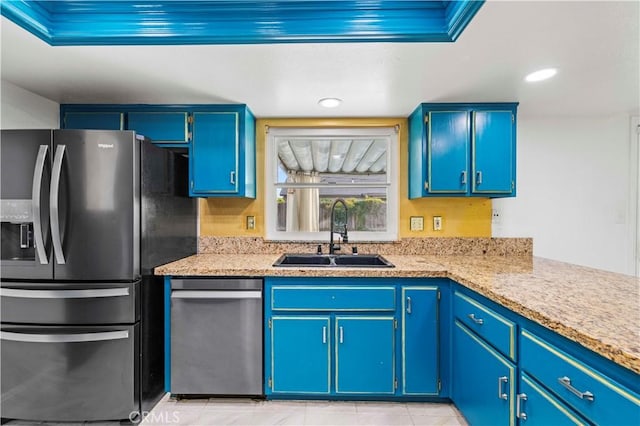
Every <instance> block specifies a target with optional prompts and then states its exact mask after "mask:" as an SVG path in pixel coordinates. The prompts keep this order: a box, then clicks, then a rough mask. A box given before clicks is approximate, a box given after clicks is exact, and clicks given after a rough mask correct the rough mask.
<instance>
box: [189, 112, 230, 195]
mask: <svg viewBox="0 0 640 426" xmlns="http://www.w3.org/2000/svg"><path fill="white" fill-rule="evenodd" d="M239 119H240V117H239V113H237V112H195V113H194V114H193V141H192V144H191V151H190V155H189V163H190V167H189V175H190V181H191V185H190V186H191V188H190V192H191V194H192V195H195V196H198V195H201V196H207V195H208V194H218V195H225V194H226V195H229V196H233V195H234V194H237V193H238V182H239V179H240V176H238V166H239V164H238V163H239V150H240V145H239V143H240V139H239Z"/></svg>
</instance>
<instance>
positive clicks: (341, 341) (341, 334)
mask: <svg viewBox="0 0 640 426" xmlns="http://www.w3.org/2000/svg"><path fill="white" fill-rule="evenodd" d="M338 330H339V332H340V343H344V330H343V328H342V327H339V328H338Z"/></svg>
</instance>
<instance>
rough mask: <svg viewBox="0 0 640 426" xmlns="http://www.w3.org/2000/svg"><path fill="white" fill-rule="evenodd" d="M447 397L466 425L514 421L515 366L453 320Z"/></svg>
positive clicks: (500, 423) (511, 425) (499, 423)
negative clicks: (449, 385)
mask: <svg viewBox="0 0 640 426" xmlns="http://www.w3.org/2000/svg"><path fill="white" fill-rule="evenodd" d="M451 371H452V392H451V399H452V400H453V402H454V403H455V404H456V406H457V407H458V409H459V410H460V411H461V412H462V414H463V415H464V416H465V417H466V419H467V421H468V422H469V424H471V425H474V426H476V425H477V426H482V425H491V426H499V425H510V426H513V425H514V424H515V380H516V374H515V366H514V365H513V364H512V363H511V362H509V361H508V360H507V359H506V358H505V357H504V356H502V355H501V354H500V353H498V352H497V351H495V350H494V349H493V348H491V347H490V346H489V345H488V344H487V343H485V342H484V341H483V340H482V339H480V338H479V337H478V336H476V335H475V334H474V333H473V332H472V331H471V330H469V329H468V328H467V327H466V326H464V325H463V324H462V323H460V322H458V321H455V324H454V326H453V347H452V361H451Z"/></svg>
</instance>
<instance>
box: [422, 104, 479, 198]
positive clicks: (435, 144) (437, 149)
mask: <svg viewBox="0 0 640 426" xmlns="http://www.w3.org/2000/svg"><path fill="white" fill-rule="evenodd" d="M427 121H428V123H429V126H428V127H427V129H428V130H427V131H428V134H427V141H429V143H428V144H427V161H428V164H427V173H428V178H427V181H426V182H428V185H427V188H426V189H427V191H429V193H431V194H437V193H444V194H450V193H459V194H466V193H467V191H468V184H467V182H468V176H467V175H468V172H467V168H468V165H469V114H467V112H466V111H432V112H429V113H428V115H427Z"/></svg>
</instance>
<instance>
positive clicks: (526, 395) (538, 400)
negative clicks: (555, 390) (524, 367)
mask: <svg viewBox="0 0 640 426" xmlns="http://www.w3.org/2000/svg"><path fill="white" fill-rule="evenodd" d="M517 398H518V399H517V401H516V417H518V418H519V419H522V420H521V424H523V423H522V422H523V421H524V422H526V423H524V424H526V425H527V426H536V425H540V426H547V425H555V426H562V425H584V426H587V425H588V423H587V422H586V421H585V420H583V419H582V418H580V416H578V415H577V414H575V413H574V412H573V410H571V409H570V408H567V407H566V406H565V404H564V403H562V402H560V401H559V400H558V399H557V398H556V397H555V396H553V395H551V394H550V393H549V392H547V391H546V390H545V389H544V388H543V387H541V386H540V385H538V384H537V383H536V382H535V380H533V379H530V378H529V376H527V375H526V374H522V375H521V376H520V393H519V394H518V396H517Z"/></svg>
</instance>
